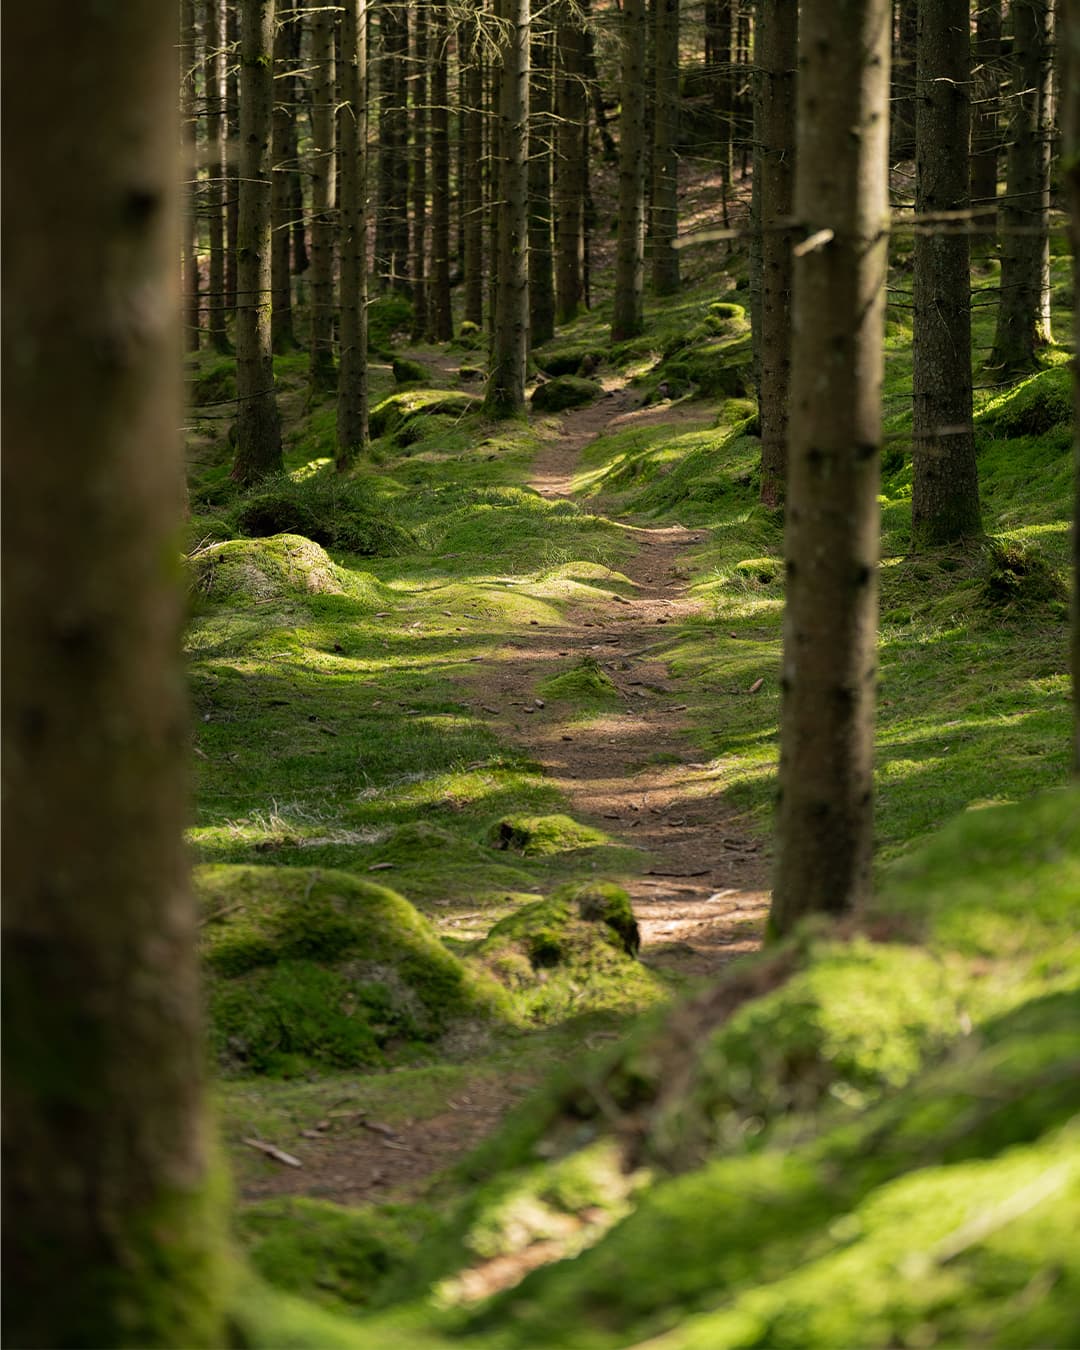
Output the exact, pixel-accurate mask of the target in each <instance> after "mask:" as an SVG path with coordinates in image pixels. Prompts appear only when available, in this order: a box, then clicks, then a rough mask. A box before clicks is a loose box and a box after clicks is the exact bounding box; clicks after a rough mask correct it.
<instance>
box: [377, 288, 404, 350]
mask: <svg viewBox="0 0 1080 1350" xmlns="http://www.w3.org/2000/svg"><path fill="white" fill-rule="evenodd" d="M412 322H413V307H412V305H410V304H409V302H408V300H406V299H405V297H404V296H402V295H377V296H375V298H374V299H373V300H369V301H368V307H367V324H368V330H367V331H368V351H369V352H375V353H377V354H379V355H383V354H386V355H391V354H392V349H393V348H394V347H395V346H397V345H398V344H399V343H401V342H404V341H405V340H406V339H407V338H408V335H409V330H410V329H411V327H412Z"/></svg>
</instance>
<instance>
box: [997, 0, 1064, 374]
mask: <svg viewBox="0 0 1080 1350" xmlns="http://www.w3.org/2000/svg"><path fill="white" fill-rule="evenodd" d="M1051 14H1052V12H1051V8H1050V0H1014V3H1013V6H1012V20H1013V46H1012V58H1011V61H1010V72H1011V77H1010V78H1011V83H1012V91H1013V92H1012V94H1011V97H1010V101H1009V106H1010V108H1011V110H1012V118H1011V120H1010V123H1009V143H1008V147H1007V151H1006V165H1007V167H1006V175H1005V177H1006V183H1005V197H1004V199H1003V200H1002V202H1001V204H1000V206H999V210H998V220H999V222H1000V226H1001V294H1000V299H999V302H998V314H997V326H996V328H995V330H994V348H993V352H992V354H991V356H990V362H989V364H990V366H991V367H992V368H994V369H996V370H999V371H1001V372H1002V373H1003V374H1005V375H1011V374H1019V373H1021V372H1023V371H1025V370H1034V369H1035V367H1036V366H1037V364H1038V355H1037V352H1038V348H1039V347H1040V346H1042V345H1043V344H1044V343H1045V342H1046V341H1047V340H1048V339H1049V332H1048V325H1047V323H1046V308H1047V307H1046V306H1045V305H1044V302H1043V292H1044V279H1045V266H1046V259H1047V256H1048V249H1049V200H1050V199H1049V183H1050V179H1049V174H1050V125H1049V121H1050V119H1049V111H1050V110H1049V107H1048V104H1049V97H1048V95H1049V74H1050V68H1051V47H1050V38H1051V32H1052V29H1051Z"/></svg>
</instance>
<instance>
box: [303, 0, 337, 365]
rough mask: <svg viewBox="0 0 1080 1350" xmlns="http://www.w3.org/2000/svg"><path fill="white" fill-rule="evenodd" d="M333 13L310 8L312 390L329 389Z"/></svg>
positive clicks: (334, 170)
mask: <svg viewBox="0 0 1080 1350" xmlns="http://www.w3.org/2000/svg"><path fill="white" fill-rule="evenodd" d="M336 23H337V11H336V10H335V9H333V8H332V7H330V6H327V5H323V4H318V5H315V6H314V7H313V8H312V10H311V22H310V29H309V31H310V34H311V57H310V61H311V365H310V371H309V379H310V383H311V389H312V392H317V391H321V390H330V389H334V388H335V386H336V380H337V374H336V372H335V370H334V238H335V235H336V234H337V162H336V155H335V147H334V131H335V125H334V124H335V121H336V119H335V116H334V104H335V100H336V97H337V80H336V76H335V69H334V66H335V59H334V58H335V51H334V29H335V25H336Z"/></svg>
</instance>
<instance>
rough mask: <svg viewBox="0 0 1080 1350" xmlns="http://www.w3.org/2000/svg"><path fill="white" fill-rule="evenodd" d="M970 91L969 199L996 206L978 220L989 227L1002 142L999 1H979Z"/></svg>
mask: <svg viewBox="0 0 1080 1350" xmlns="http://www.w3.org/2000/svg"><path fill="white" fill-rule="evenodd" d="M972 90H973V92H974V95H975V100H976V102H975V106H974V107H973V108H972V114H971V201H972V205H973V206H977V207H978V206H993V207H994V208H995V209H994V212H993V214H990V215H986V216H980V217H979V220H978V223H979V224H980V225H982V226H983V227H987V226H990V227H992V226H993V224H994V220H995V217H996V215H997V210H996V208H997V183H998V146H999V143H1000V141H1001V131H1000V128H999V126H998V116H999V114H1000V111H1001V0H978V5H977V8H976V10H975V70H974V71H973V72H972Z"/></svg>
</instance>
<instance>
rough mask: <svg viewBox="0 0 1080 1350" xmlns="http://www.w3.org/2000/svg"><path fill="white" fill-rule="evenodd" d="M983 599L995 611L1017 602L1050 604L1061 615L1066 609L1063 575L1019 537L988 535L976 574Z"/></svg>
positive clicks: (1023, 604) (1065, 589)
mask: <svg viewBox="0 0 1080 1350" xmlns="http://www.w3.org/2000/svg"><path fill="white" fill-rule="evenodd" d="M979 580H980V586H981V590H982V596H983V599H984V601H985V602H986V603H987V604H989V605H992V606H994V608H995V610H996V611H997V612H1000V611H1001V610H1002V609H1005V608H1013V607H1016V606H1030V605H1046V604H1049V605H1051V606H1053V607H1054V608H1055V609H1056V610H1057V612H1058V613H1059V614H1060V615H1061V617H1062V618H1064V617H1065V615H1066V614H1067V612H1068V603H1069V588H1068V585H1067V583H1066V581H1065V577H1064V576H1063V575H1062V574H1061V573H1059V572H1058V571H1057V569H1056V568H1055V567H1053V566H1052V565H1051V564H1050V563H1049V562H1048V560H1047V559H1046V558H1045V557H1044V556H1043V555H1042V554H1041V553H1039V551H1038V550H1037V548H1035V547H1034V546H1032V545H1030V544H1026V543H1025V542H1024V541H1023V540H1021V539H1009V538H998V539H988V540H987V541H986V543H985V545H984V548H983V555H982V574H981V576H980V578H979Z"/></svg>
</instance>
